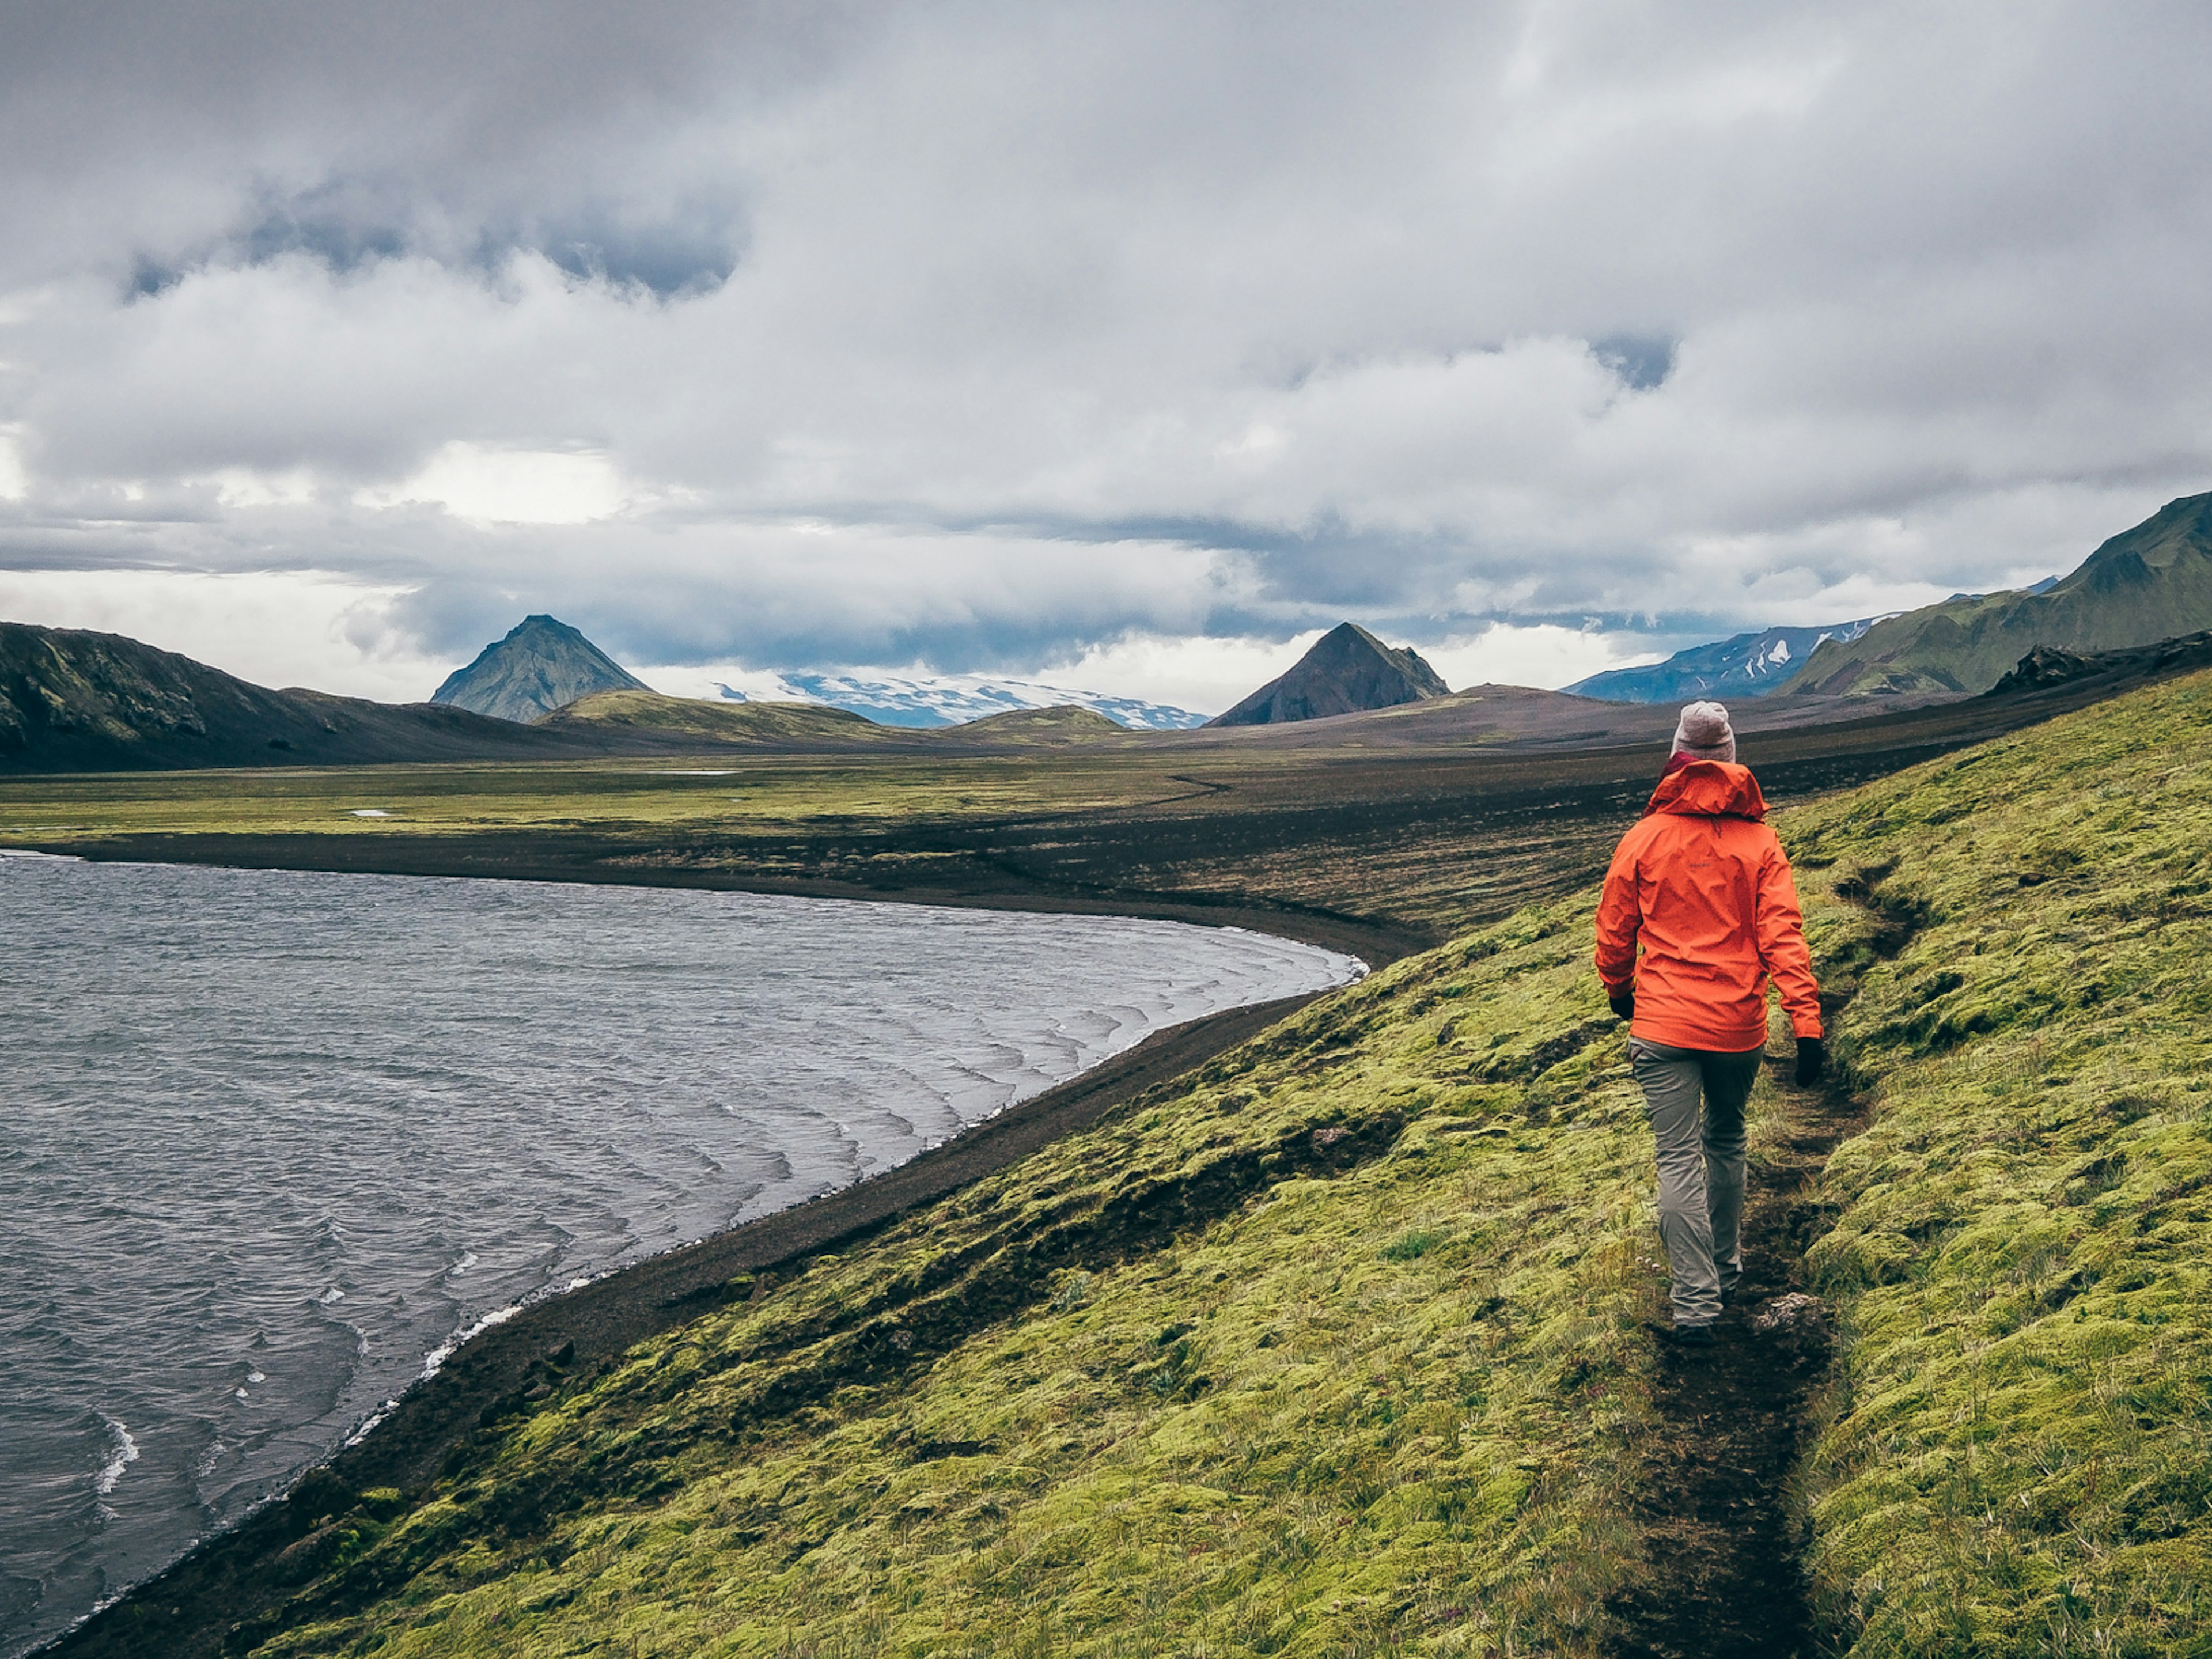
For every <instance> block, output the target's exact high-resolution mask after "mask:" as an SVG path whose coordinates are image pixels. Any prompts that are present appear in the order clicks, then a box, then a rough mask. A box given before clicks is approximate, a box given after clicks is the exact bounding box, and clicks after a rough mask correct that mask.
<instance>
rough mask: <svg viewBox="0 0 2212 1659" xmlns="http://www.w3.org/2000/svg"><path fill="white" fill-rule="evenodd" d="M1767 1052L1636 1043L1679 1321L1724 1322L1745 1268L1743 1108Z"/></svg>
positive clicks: (1631, 1047) (1634, 1056)
mask: <svg viewBox="0 0 2212 1659" xmlns="http://www.w3.org/2000/svg"><path fill="white" fill-rule="evenodd" d="M1760 1053H1761V1050H1759V1049H1758V1048H1753V1049H1750V1050H1749V1051H1747V1052H1746V1053H1744V1054H1712V1053H1709V1052H1707V1051H1705V1050H1704V1049H1700V1048H1667V1047H1665V1046H1663V1045H1662V1044H1660V1043H1656V1042H1644V1041H1643V1040H1642V1039H1640V1038H1637V1037H1631V1038H1630V1039H1629V1040H1628V1058H1629V1060H1630V1062H1631V1063H1632V1065H1633V1066H1634V1067H1635V1070H1636V1080H1637V1082H1638V1083H1639V1084H1641V1085H1643V1087H1644V1106H1645V1107H1646V1109H1649V1111H1650V1115H1651V1139H1652V1141H1653V1143H1654V1145H1655V1146H1656V1148H1657V1151H1658V1154H1659V1240H1660V1243H1662V1244H1664V1245H1665V1246H1666V1247H1667V1265H1668V1268H1669V1270H1670V1271H1671V1272H1672V1273H1673V1274H1674V1323H1675V1324H1676V1325H1677V1326H1686V1325H1710V1324H1711V1323H1712V1322H1713V1321H1715V1320H1716V1319H1718V1318H1719V1317H1720V1316H1721V1293H1722V1292H1723V1291H1732V1290H1734V1289H1735V1281H1736V1279H1738V1277H1740V1276H1741V1273H1742V1272H1743V1243H1742V1239H1741V1232H1742V1228H1743V1147H1744V1135H1743V1107H1744V1103H1745V1102H1746V1101H1747V1100H1749V1099H1750V1098H1751V1085H1753V1083H1755V1082H1757V1081H1758V1080H1759V1054H1760ZM1700 1096H1702V1097H1704V1102H1705V1110H1704V1111H1703V1113H1702V1114H1701V1113H1700V1112H1699V1109H1698V1104H1699V1097H1700Z"/></svg>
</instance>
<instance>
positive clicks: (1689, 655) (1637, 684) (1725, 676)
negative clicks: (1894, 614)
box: [1566, 617, 1880, 702]
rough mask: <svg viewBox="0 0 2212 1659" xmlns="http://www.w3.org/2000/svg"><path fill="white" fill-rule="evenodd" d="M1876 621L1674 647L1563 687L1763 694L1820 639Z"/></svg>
mask: <svg viewBox="0 0 2212 1659" xmlns="http://www.w3.org/2000/svg"><path fill="white" fill-rule="evenodd" d="M1878 620H1880V619H1879V618H1878V617H1861V618H1860V619H1859V620H1858V621H1857V622H1847V623H1829V624H1828V625H1827V626H1826V627H1825V628H1770V629H1767V630H1766V631H1765V633H1763V634H1738V635H1735V637H1734V638H1732V639H1725V640H1719V641H1715V642H1713V643H1711V644H1710V645H1693V646H1692V647H1690V648H1689V649H1688V650H1686V651H1677V652H1676V653H1674V655H1673V656H1671V657H1669V658H1668V659H1667V660H1666V661H1664V662H1656V663H1648V664H1646V665H1644V666H1643V667H1641V668H1610V669H1607V671H1605V672H1604V673H1602V674H1593V675H1591V676H1590V677H1589V678H1588V679H1586V680H1577V681H1576V682H1575V684H1572V685H1571V686H1569V687H1567V688H1566V689H1567V690H1568V691H1569V692H1570V693H1571V694H1572V695H1574V696H1577V697H1595V698H1596V699H1597V700H1598V701H1599V702H1695V701H1696V700H1697V699H1698V698H1699V697H1729V696H1737V697H1763V696H1766V695H1767V693H1769V692H1770V691H1778V690H1781V689H1782V688H1783V686H1784V685H1785V684H1788V682H1789V680H1790V676H1792V675H1793V674H1795V673H1796V671H1798V670H1799V669H1800V668H1802V667H1803V666H1804V665H1805V659H1807V658H1808V657H1809V656H1811V655H1812V654H1813V653H1814V651H1816V650H1818V649H1819V648H1820V645H1821V644H1822V642H1823V641H1828V640H1836V641H1840V642H1842V643H1844V644H1849V643H1850V641H1853V640H1855V639H1857V638H1858V637H1859V635H1862V634H1863V633H1865V632H1866V631H1867V629H1869V628H1871V627H1873V626H1874V625H1875V623H1876V622H1877V621H1878Z"/></svg>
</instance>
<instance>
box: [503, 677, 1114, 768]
mask: <svg viewBox="0 0 2212 1659" xmlns="http://www.w3.org/2000/svg"><path fill="white" fill-rule="evenodd" d="M535 729H536V730H538V731H540V732H558V733H574V734H576V735H577V736H578V737H579V738H583V737H586V736H589V737H592V738H596V739H598V740H599V742H600V743H601V744H605V745H609V746H614V747H633V746H637V745H640V744H644V745H648V746H659V747H665V746H666V745H668V744H671V743H675V742H682V743H684V744H689V745H690V746H691V747H693V748H695V749H701V748H726V747H747V748H762V749H782V750H794V751H816V752H828V751H832V750H850V749H866V750H871V751H876V752H882V751H886V750H899V751H903V752H907V753H915V752H920V751H921V750H942V749H945V748H955V749H957V748H960V747H962V746H963V745H966V744H974V745H975V746H977V747H979V748H990V749H998V748H1032V747H1036V746H1039V745H1043V746H1053V745H1057V744H1070V743H1082V742H1085V741H1088V740H1093V739H1097V738H1115V737H1126V736H1127V735H1128V733H1127V732H1126V730H1125V729H1124V728H1123V727H1121V726H1116V725H1115V723H1114V722H1113V721H1112V720H1108V719H1107V718H1106V717H1105V716H1104V715H1103V714H1100V713H1098V711H1097V709H1095V708H1079V707H1076V706H1073V705H1062V706H1061V707H1060V708H1010V709H1008V710H1006V712H1005V713H1003V714H987V715H985V716H984V717H983V718H982V719H981V720H964V721H963V722H962V723H960V724H959V725H957V726H933V727H929V728H927V729H917V728H915V727H914V726H883V725H878V723H877V722H875V721H874V720H869V719H867V718H866V716H864V715H860V714H854V712H853V711H852V710H851V709H849V708H831V707H829V705H828V704H825V703H818V702H723V701H721V700H720V699H715V698H707V697H670V696H662V695H661V694H660V693H659V692H658V691H601V692H598V693H596V694H594V695H593V696H588V697H582V698H579V699H578V700H577V701H576V702H573V703H570V704H569V705H568V707H567V708H562V709H560V710H558V711H556V713H554V714H549V715H548V716H546V718H545V719H544V720H540V721H539V722H538V725H537V726H536V728H535Z"/></svg>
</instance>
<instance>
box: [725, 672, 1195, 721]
mask: <svg viewBox="0 0 2212 1659" xmlns="http://www.w3.org/2000/svg"><path fill="white" fill-rule="evenodd" d="M775 686H776V689H777V690H779V691H780V692H781V696H782V697H783V698H786V699H788V700H791V701H793V702H825V703H828V704H829V705H830V706H831V707H833V708H849V709H851V710H852V711H853V712H854V714H865V715H866V716H867V717H868V718H869V719H870V720H875V721H877V722H878V723H879V724H882V725H884V726H917V727H921V726H957V725H960V724H961V723H963V722H964V721H969V720H982V719H985V718H986V717H987V716H990V715H994V714H1009V713H1012V712H1014V711H1016V710H1019V709H1024V708H1067V707H1069V706H1071V705H1073V706H1074V707H1077V708H1093V709H1096V710H1097V712H1098V713H1099V714H1103V715H1104V716H1105V717H1106V718H1107V719H1108V720H1111V721H1113V722H1114V724H1115V726H1125V727H1127V728H1129V729H1131V730H1133V731H1139V732H1177V731H1182V730H1183V729H1185V728H1187V727H1189V726H1203V725H1205V724H1206V716H1205V715H1203V714H1192V713H1191V712H1190V710H1188V708H1175V707H1174V706H1173V705H1171V704H1169V703H1164V702H1142V701H1141V700H1139V699H1138V698H1135V697H1112V696H1103V695H1102V694H1100V693H1098V692H1095V691H1072V690H1068V689H1067V688H1066V687H1065V686H1059V685H1042V684H1037V683H1036V681H1033V680H1010V679H993V678H987V677H986V676H983V675H977V674H939V675H906V674H878V673H870V672H854V673H842V674H832V673H825V672H822V671H814V670H808V671H789V672H784V673H779V674H777V675H776V676H775ZM720 691H721V694H722V695H723V696H725V697H727V698H729V699H730V700H731V701H732V702H744V701H746V699H747V696H748V694H747V693H745V692H743V691H739V690H735V689H733V688H732V687H730V686H726V685H725V686H722V687H720ZM774 695H775V693H773V692H772V693H771V696H774Z"/></svg>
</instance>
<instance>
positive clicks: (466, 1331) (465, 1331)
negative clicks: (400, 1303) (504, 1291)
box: [420, 1302, 522, 1383]
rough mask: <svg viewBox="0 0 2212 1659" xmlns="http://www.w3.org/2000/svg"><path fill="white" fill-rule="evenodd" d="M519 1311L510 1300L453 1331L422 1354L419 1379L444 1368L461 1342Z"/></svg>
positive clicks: (469, 1339)
mask: <svg viewBox="0 0 2212 1659" xmlns="http://www.w3.org/2000/svg"><path fill="white" fill-rule="evenodd" d="M521 1311H522V1304H520V1302H510V1303H508V1304H507V1306H505V1307H504V1308H494V1309H493V1310H491V1311H490V1312H489V1313H488V1314H486V1315H485V1316H483V1318H482V1319H479V1320H478V1321H477V1322H476V1323H475V1324H473V1325H465V1326H463V1327H462V1328H460V1329H459V1330H458V1331H455V1332H454V1333H453V1336H452V1338H451V1339H450V1340H447V1341H445V1342H441V1343H440V1344H439V1345H438V1346H436V1347H435V1348H433V1349H431V1350H430V1352H428V1354H426V1355H424V1356H423V1359H422V1377H421V1379H420V1380H421V1381H422V1382H425V1383H428V1381H429V1380H430V1379H431V1378H432V1377H434V1376H436V1375H437V1374H438V1373H439V1371H440V1370H443V1369H444V1367H445V1364H446V1362H447V1360H448V1359H451V1358H453V1353H454V1351H455V1350H456V1349H458V1348H459V1347H460V1346H461V1345H462V1344H463V1343H465V1342H472V1341H474V1340H476V1339H477V1337H480V1336H482V1335H483V1334H484V1333H485V1332H486V1331H488V1330H489V1329H490V1328H492V1327H493V1326H495V1325H504V1324H506V1323H507V1321H508V1320H510V1319H512V1318H513V1317H514V1316H515V1315H517V1314H519V1313H520V1312H521Z"/></svg>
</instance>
